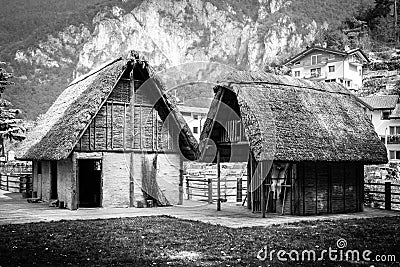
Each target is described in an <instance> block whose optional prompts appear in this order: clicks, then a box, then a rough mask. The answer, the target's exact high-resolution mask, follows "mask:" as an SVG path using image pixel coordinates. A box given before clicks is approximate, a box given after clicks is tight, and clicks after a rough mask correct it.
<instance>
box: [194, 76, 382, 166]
mask: <svg viewBox="0 0 400 267" xmlns="http://www.w3.org/2000/svg"><path fill="white" fill-rule="evenodd" d="M214 90H215V99H214V100H215V101H214V102H213V103H212V105H211V107H210V112H209V114H208V119H207V120H206V122H205V125H204V129H203V132H202V134H201V140H202V141H203V140H206V138H211V137H212V135H211V133H212V129H213V119H214V118H216V116H217V113H218V106H219V105H218V102H219V101H218V98H219V96H221V95H222V96H224V95H226V91H228V92H233V93H234V94H235V95H236V99H237V104H231V106H235V105H238V107H239V112H240V117H241V120H242V123H243V124H244V127H245V133H246V137H247V139H248V141H249V146H250V149H251V151H252V152H253V154H254V157H255V159H256V160H257V161H264V160H282V161H354V162H363V163H384V162H387V155H386V149H385V146H384V145H383V144H382V142H381V141H380V140H379V138H378V135H377V134H376V132H375V131H374V127H373V125H372V123H371V121H370V120H369V118H368V117H367V115H366V114H365V113H364V111H363V108H362V106H361V105H360V104H359V102H358V101H357V99H356V98H355V96H354V95H352V94H351V93H350V92H349V91H348V90H347V89H346V88H344V87H343V86H342V85H340V84H338V83H324V82H311V81H308V80H303V79H297V78H294V77H289V76H277V75H273V74H267V73H261V72H241V71H240V72H235V73H231V74H230V75H228V76H227V77H226V78H224V79H223V80H222V81H220V83H219V85H218V86H216V87H215V89H214ZM224 91H225V94H224ZM229 94H231V93H228V95H229ZM224 101H225V99H224V97H222V102H224ZM226 101H228V100H226Z"/></svg>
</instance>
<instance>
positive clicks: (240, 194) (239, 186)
mask: <svg viewBox="0 0 400 267" xmlns="http://www.w3.org/2000/svg"><path fill="white" fill-rule="evenodd" d="M242 187H243V185H242V177H239V178H237V181H236V188H237V190H236V202H242V198H243V192H242V191H243V189H242Z"/></svg>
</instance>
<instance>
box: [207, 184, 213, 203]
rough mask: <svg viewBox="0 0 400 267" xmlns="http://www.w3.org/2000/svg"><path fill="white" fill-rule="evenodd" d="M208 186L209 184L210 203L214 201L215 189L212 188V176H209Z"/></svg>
mask: <svg viewBox="0 0 400 267" xmlns="http://www.w3.org/2000/svg"><path fill="white" fill-rule="evenodd" d="M207 186H208V203H209V204H212V203H213V190H212V179H211V178H208V180H207Z"/></svg>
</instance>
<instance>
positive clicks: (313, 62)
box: [311, 55, 322, 65]
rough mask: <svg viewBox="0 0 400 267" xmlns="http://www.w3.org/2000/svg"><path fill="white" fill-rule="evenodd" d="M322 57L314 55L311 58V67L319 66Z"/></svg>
mask: <svg viewBox="0 0 400 267" xmlns="http://www.w3.org/2000/svg"><path fill="white" fill-rule="evenodd" d="M321 60H322V55H312V56H311V65H317V64H319V63H321Z"/></svg>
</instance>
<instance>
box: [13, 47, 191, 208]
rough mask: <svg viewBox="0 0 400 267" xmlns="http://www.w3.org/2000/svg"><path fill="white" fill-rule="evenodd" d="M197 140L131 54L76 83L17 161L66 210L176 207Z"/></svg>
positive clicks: (38, 127) (142, 63)
mask: <svg viewBox="0 0 400 267" xmlns="http://www.w3.org/2000/svg"><path fill="white" fill-rule="evenodd" d="M196 154H197V142H196V140H195V138H194V137H193V136H192V134H191V132H190V129H189V128H188V126H187V125H186V123H185V121H184V119H183V117H182V115H181V114H180V113H179V111H178V109H177V108H176V105H175V103H174V99H173V98H172V97H170V96H169V95H167V94H166V93H165V90H164V87H163V85H162V83H161V81H160V80H158V79H157V77H154V76H153V73H152V69H151V68H150V67H149V65H148V63H147V62H146V61H145V60H143V59H140V58H139V56H138V55H137V54H136V53H132V54H130V56H129V57H128V58H118V59H116V60H113V61H111V62H109V63H107V64H105V65H103V66H101V67H100V68H98V69H96V70H93V71H92V72H90V73H88V74H87V75H84V76H82V77H79V78H77V79H76V80H75V81H73V82H72V83H71V84H70V85H69V86H68V87H67V88H66V89H65V90H64V91H63V93H62V94H61V95H60V96H59V97H58V99H57V100H56V101H55V103H54V104H53V105H52V106H51V107H50V108H49V110H48V111H47V112H46V114H45V115H44V116H43V117H42V118H41V120H40V121H38V122H37V125H36V127H35V128H34V129H33V130H32V131H31V132H30V134H29V135H28V137H27V139H26V140H25V142H24V143H23V146H22V150H21V151H20V152H19V155H18V157H19V158H20V159H24V160H32V161H33V190H34V191H36V192H37V195H38V197H39V198H41V199H42V200H45V201H47V200H50V199H57V200H59V201H60V202H62V203H63V204H64V205H65V206H66V207H68V208H70V209H77V208H78V207H103V206H134V205H137V204H138V203H140V202H143V201H146V200H151V201H153V202H154V204H155V205H173V204H178V203H180V202H181V198H182V190H180V186H181V185H182V179H183V177H182V165H183V160H185V159H191V160H193V159H195V158H196V157H197V156H196Z"/></svg>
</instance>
